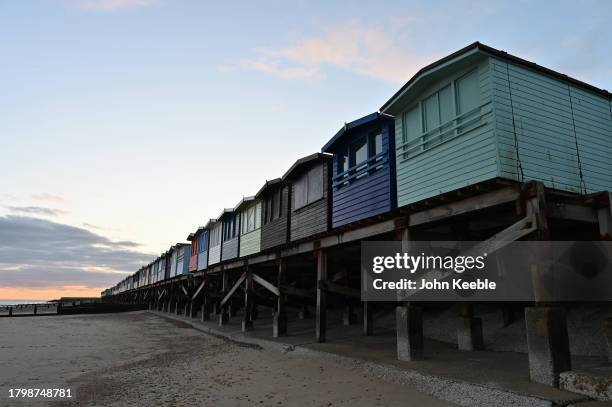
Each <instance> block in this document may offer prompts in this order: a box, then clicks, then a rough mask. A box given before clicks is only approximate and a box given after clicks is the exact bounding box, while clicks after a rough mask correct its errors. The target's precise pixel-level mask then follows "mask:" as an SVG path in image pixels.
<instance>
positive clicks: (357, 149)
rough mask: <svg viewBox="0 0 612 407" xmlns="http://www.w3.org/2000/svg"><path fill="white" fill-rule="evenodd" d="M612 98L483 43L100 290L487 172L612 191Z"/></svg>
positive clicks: (168, 273) (360, 215)
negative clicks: (142, 264) (160, 253)
mask: <svg viewBox="0 0 612 407" xmlns="http://www.w3.org/2000/svg"><path fill="white" fill-rule="evenodd" d="M611 100H612V97H611V95H610V93H608V92H607V91H605V90H601V89H598V88H596V87H594V86H591V85H589V84H586V83H583V82H580V81H578V80H575V79H572V78H570V77H568V76H566V75H563V74H560V73H558V72H555V71H552V70H550V69H547V68H544V67H542V66H539V65H536V64H534V63H532V62H528V61H525V60H523V59H520V58H518V57H515V56H512V55H510V54H507V53H505V52H503V51H499V50H497V49H494V48H491V47H489V46H486V45H483V44H481V43H474V44H471V45H469V46H467V47H465V48H463V49H461V50H459V51H457V52H455V53H453V54H451V55H448V56H447V57H445V58H443V59H441V60H439V61H437V62H435V63H433V64H431V65H429V66H426V67H424V68H423V69H421V70H420V71H419V72H418V73H417V74H416V75H414V77H412V79H410V80H409V81H408V82H407V83H406V84H405V85H404V86H403V87H402V88H401V89H399V90H398V91H397V93H396V94H394V95H393V96H392V97H391V98H390V100H389V101H388V102H387V103H385V104H384V105H383V106H382V107H381V108H380V109H379V110H378V111H377V112H376V113H372V114H370V115H367V116H365V117H362V118H360V119H357V120H354V121H351V122H349V123H346V124H344V126H343V127H342V128H341V129H340V130H339V131H338V132H337V133H336V134H335V135H334V136H333V137H332V138H331V139H330V140H329V142H328V143H327V144H326V145H325V146H323V148H322V149H321V152H317V153H314V154H312V155H309V156H306V157H303V158H300V159H298V160H297V161H296V162H295V163H294V164H293V165H292V166H291V168H289V169H287V170H286V171H285V173H284V174H283V175H282V176H281V177H279V178H277V179H274V180H269V181H266V182H265V183H264V184H263V185H262V186H261V187H260V188H259V190H258V191H257V192H256V193H254V194H253V195H252V196H249V197H245V198H243V199H242V200H241V201H240V202H238V203H237V204H236V205H235V206H233V207H231V208H225V209H223V210H222V211H221V212H220V213H219V214H218V215H217V216H216V217H215V218H212V219H209V220H208V221H207V222H206V224H205V225H203V226H202V227H200V228H198V229H197V230H196V231H194V232H193V233H191V234H189V236H188V241H189V242H190V244H187V243H178V244H176V245H174V246H172V247H170V249H169V250H168V251H167V252H165V253H163V254H162V255H160V256H159V257H158V258H157V259H155V260H153V261H152V262H151V263H150V264H148V265H146V266H144V267H142V268H141V269H140V270H138V271H137V272H135V273H134V274H133V275H130V276H129V277H127V278H125V279H124V280H122V281H121V282H119V283H118V284H117V285H115V286H114V287H112V288H109V289H107V290H105V291H104V292H103V293H102V294H103V296H111V295H115V294H118V293H122V292H125V291H129V290H132V289H136V288H140V287H145V286H147V285H150V284H154V283H157V282H160V281H163V280H167V279H172V278H174V277H176V276H180V275H184V274H189V273H193V272H201V271H204V270H207V268H210V267H211V266H213V265H218V264H220V263H221V264H222V263H224V262H228V261H231V260H235V259H237V258H248V257H249V256H255V255H258V254H260V253H265V252H270V251H274V250H278V249H279V248H280V247H286V246H287V245H291V244H294V243H296V242H302V241H305V240H309V239H316V238H317V237H320V236H323V235H325V234H327V233H330V232H332V231H337V230H343V229H350V228H351V227H353V226H354V225H361V224H363V223H364V222H365V223H367V222H372V221H374V220H376V219H383V218H385V217H389V216H392V215H393V214H394V213H397V212H399V211H401V210H402V209H405V208H408V207H410V206H411V205H414V204H418V203H419V202H424V201H426V200H428V199H431V198H432V197H436V196H440V195H442V194H445V193H448V192H450V191H455V190H459V189H461V188H464V187H466V186H470V185H476V184H479V183H482V182H486V181H490V180H499V179H501V180H510V181H515V182H526V181H531V180H533V181H538V182H541V183H543V184H544V185H545V186H546V187H547V188H550V189H554V190H558V191H565V192H568V193H571V194H576V195H583V196H584V195H588V194H591V193H594V192H600V191H610V190H612V160H611V159H610V157H612V101H611Z"/></svg>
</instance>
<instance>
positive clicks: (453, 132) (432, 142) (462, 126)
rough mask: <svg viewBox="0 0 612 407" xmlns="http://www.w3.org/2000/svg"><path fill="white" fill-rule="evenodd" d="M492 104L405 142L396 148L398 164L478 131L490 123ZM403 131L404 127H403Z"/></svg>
mask: <svg viewBox="0 0 612 407" xmlns="http://www.w3.org/2000/svg"><path fill="white" fill-rule="evenodd" d="M491 104H492V102H491V101H490V100H489V101H487V102H485V103H483V104H481V105H480V106H477V107H475V108H473V109H471V110H468V111H467V112H465V113H461V114H459V115H457V116H455V117H454V118H452V119H451V120H448V121H446V122H444V123H442V124H440V125H439V126H437V127H435V128H433V129H430V130H428V131H426V132H424V133H422V134H420V135H419V136H417V137H415V138H414V139H412V140H408V141H405V142H403V143H400V144H398V145H397V146H396V158H397V162H398V163H403V162H406V161H408V160H409V159H411V158H414V157H416V156H417V155H419V154H422V153H424V152H426V151H428V150H430V149H432V148H434V147H437V146H439V145H441V144H444V143H447V142H449V141H451V140H454V139H456V138H458V137H461V136H463V135H465V134H466V133H468V132H470V131H473V130H476V129H477V128H479V127H482V126H485V125H486V124H488V123H489V120H488V119H487V116H489V115H490V113H492V107H491V106H490V105H491ZM402 131H404V130H403V126H402Z"/></svg>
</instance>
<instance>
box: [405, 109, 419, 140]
mask: <svg viewBox="0 0 612 407" xmlns="http://www.w3.org/2000/svg"><path fill="white" fill-rule="evenodd" d="M421 133H422V130H421V120H420V118H419V107H418V106H416V107H414V108H413V109H412V110H409V111H407V112H406V113H405V114H404V142H405V143H407V142H410V141H412V140H416V139H417V138H418V137H419V136H420V135H421Z"/></svg>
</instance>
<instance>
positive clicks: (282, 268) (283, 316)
mask: <svg viewBox="0 0 612 407" xmlns="http://www.w3.org/2000/svg"><path fill="white" fill-rule="evenodd" d="M286 267H287V264H286V262H285V260H284V259H280V260H279V261H278V278H277V282H278V285H277V287H278V288H279V293H278V295H277V297H276V301H277V302H276V312H275V313H274V319H273V321H272V336H273V337H274V338H278V337H280V336H284V335H286V334H287V312H286V310H285V293H283V291H282V290H281V288H280V287H282V286H283V284H285V277H286Z"/></svg>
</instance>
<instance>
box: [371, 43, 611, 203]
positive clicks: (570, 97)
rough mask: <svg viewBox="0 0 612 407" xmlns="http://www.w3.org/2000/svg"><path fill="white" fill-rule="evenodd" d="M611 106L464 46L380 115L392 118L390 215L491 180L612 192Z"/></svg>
mask: <svg viewBox="0 0 612 407" xmlns="http://www.w3.org/2000/svg"><path fill="white" fill-rule="evenodd" d="M611 104H612V103H611V95H610V93H608V92H606V91H605V90H602V89H598V88H596V87H594V86H591V85H589V84H586V83H584V82H580V81H578V80H575V79H572V78H570V77H568V76H566V75H563V74H560V73H558V72H555V71H552V70H550V69H547V68H544V67H542V66H540V65H536V64H534V63H532V62H529V61H525V60H524V59H521V58H518V57H515V56H513V55H511V54H508V53H506V52H503V51H499V50H497V49H494V48H491V47H489V46H486V45H483V44H480V43H478V42H476V43H473V44H471V45H469V46H467V47H465V48H463V49H461V50H459V51H457V52H455V53H453V54H451V55H449V56H447V57H445V58H442V59H441V60H439V61H437V62H434V63H433V64H431V65H428V66H426V67H424V68H423V69H421V70H420V71H419V72H417V74H416V75H415V76H413V77H412V78H411V79H410V80H409V81H408V82H407V83H406V84H405V85H404V86H403V87H402V88H401V89H400V90H399V91H398V92H397V93H396V94H395V95H393V97H392V98H391V99H390V100H389V101H388V102H387V103H385V104H384V105H383V106H382V107H381V109H380V111H381V113H383V114H389V115H392V116H394V117H395V149H396V157H397V159H396V161H397V162H396V173H397V200H398V206H399V207H402V206H405V205H409V204H412V203H415V202H419V201H423V200H425V199H427V198H431V197H433V196H437V195H440V194H444V193H446V192H449V191H453V190H457V189H459V188H463V187H466V186H469V185H473V184H477V183H480V182H484V181H488V180H494V179H498V178H505V179H509V180H513V181H521V182H523V181H529V180H535V181H540V182H543V183H544V185H545V186H547V187H549V188H553V189H558V190H564V191H569V192H576V193H582V194H586V193H591V192H596V191H605V190H607V191H609V190H612V168H611V167H610V153H611V152H612V137H610V135H611V134H612V117H611V116H610V106H611Z"/></svg>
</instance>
